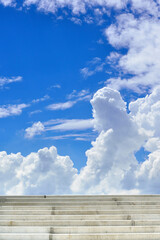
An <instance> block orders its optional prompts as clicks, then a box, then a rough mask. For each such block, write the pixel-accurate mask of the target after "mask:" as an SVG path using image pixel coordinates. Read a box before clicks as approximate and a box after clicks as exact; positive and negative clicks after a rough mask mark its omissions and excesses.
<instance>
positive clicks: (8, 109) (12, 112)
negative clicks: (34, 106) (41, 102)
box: [0, 103, 30, 118]
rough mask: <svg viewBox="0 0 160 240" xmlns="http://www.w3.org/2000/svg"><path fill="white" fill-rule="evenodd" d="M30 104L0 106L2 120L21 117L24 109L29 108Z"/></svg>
mask: <svg viewBox="0 0 160 240" xmlns="http://www.w3.org/2000/svg"><path fill="white" fill-rule="evenodd" d="M29 106H30V105H29V104H24V103H22V104H17V105H16V104H15V105H4V106H0V118H5V117H10V116H16V115H20V114H21V113H22V110H23V109H24V108H27V107H29Z"/></svg>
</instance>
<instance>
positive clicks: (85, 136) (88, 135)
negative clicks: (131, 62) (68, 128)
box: [44, 133, 96, 141]
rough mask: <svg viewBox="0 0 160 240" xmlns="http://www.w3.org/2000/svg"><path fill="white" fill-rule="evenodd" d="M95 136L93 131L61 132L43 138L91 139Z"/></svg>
mask: <svg viewBox="0 0 160 240" xmlns="http://www.w3.org/2000/svg"><path fill="white" fill-rule="evenodd" d="M95 138H96V134H95V133H94V134H93V133H78V134H61V135H56V136H52V137H45V138H44V139H50V140H62V139H74V140H75V141H92V140H93V139H95Z"/></svg>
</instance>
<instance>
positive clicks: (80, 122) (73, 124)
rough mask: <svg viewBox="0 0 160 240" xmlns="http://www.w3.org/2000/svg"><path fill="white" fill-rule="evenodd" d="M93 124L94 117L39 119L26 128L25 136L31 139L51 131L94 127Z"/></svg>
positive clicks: (82, 129) (80, 129)
mask: <svg viewBox="0 0 160 240" xmlns="http://www.w3.org/2000/svg"><path fill="white" fill-rule="evenodd" d="M93 126H94V121H93V119H53V120H50V121H47V122H44V123H42V122H40V121H39V122H36V123H33V125H32V126H31V127H28V128H27V129H25V138H28V139H31V138H33V137H34V136H36V135H41V134H42V133H43V132H49V131H60V132H62V131H63V132H64V131H72V130H73V131H84V130H88V129H93ZM68 137H69V136H68ZM77 137H78V136H77ZM79 137H80V136H79ZM81 137H84V136H81Z"/></svg>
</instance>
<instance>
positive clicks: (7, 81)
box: [0, 76, 23, 88]
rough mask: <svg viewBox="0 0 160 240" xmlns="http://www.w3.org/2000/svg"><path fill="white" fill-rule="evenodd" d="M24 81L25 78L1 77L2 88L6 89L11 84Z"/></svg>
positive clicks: (0, 85)
mask: <svg viewBox="0 0 160 240" xmlns="http://www.w3.org/2000/svg"><path fill="white" fill-rule="evenodd" d="M22 79H23V78H22V77H21V76H18V77H11V78H7V77H0V88H2V87H4V86H5V85H8V84H10V83H14V82H21V81H22Z"/></svg>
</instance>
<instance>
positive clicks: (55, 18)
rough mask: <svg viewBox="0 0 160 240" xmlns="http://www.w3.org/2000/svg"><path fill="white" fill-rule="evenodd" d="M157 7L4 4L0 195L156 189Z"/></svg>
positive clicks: (42, 1)
mask: <svg viewBox="0 0 160 240" xmlns="http://www.w3.org/2000/svg"><path fill="white" fill-rule="evenodd" d="M159 7H160V6H159V2H158V0H157V1H156V0H155V1H154V0H139V1H136V0H126V1H123V0H119V1H117V0H115V1H112V2H110V1H109V0H103V1H100V0H93V1H92V2H90V1H87V0H86V1H83V0H82V1H75V0H63V1H59V0H48V1H46V0H39V1H32V0H26V1H24V2H16V1H13V0H3V1H1V2H0V32H1V38H0V54H1V58H0V93H1V94H0V122H1V124H0V165H1V178H0V180H1V189H2V190H1V194H13V193H14V194H15V193H17V194H34V193H36V194H43V193H45V194H59V193H60V194H64V193H74V194H75V193H83V194H85V193H87V194H90V193H107V194H112V193H127V194H130V193H136V194H140V193H159V192H157V181H158V179H159V174H158V173H157V172H156V171H157V169H158V168H159V166H160V164H159V163H160V159H159V149H160V132H159V120H160V107H159V106H160V95H159V91H160V90H159V89H160V88H159V77H160V73H159V67H160V66H159V62H160V61H159V60H160V59H159V56H160V55H159V49H160V37H159V34H158V33H159V30H160V29H159ZM156 164H157V165H156ZM46 166H47V167H46ZM155 166H156V167H155ZM46 169H48V170H46ZM7 174H11V176H12V177H11V181H7V180H6V176H7ZM59 175H61V178H60V177H59ZM32 176H33V177H32ZM148 176H150V177H148ZM113 178H114V179H115V181H114V182H112V179H113ZM42 179H43V180H42ZM49 182H51V183H52V184H51V185H50V186H49V187H48V188H47V192H45V191H46V186H48V184H49ZM64 182H66V183H65V184H64ZM126 183H127V184H126ZM62 185H63V189H62V190H60V188H61V187H62Z"/></svg>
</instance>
